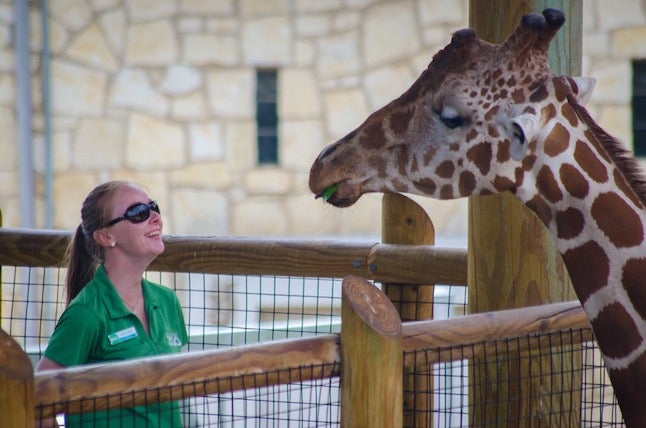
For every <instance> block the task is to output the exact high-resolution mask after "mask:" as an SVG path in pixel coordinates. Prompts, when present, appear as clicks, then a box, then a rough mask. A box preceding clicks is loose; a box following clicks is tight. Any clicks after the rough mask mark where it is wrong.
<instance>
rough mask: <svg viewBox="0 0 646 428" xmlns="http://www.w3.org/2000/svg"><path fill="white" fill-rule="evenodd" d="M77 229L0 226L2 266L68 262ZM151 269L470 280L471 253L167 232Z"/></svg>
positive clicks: (403, 280) (447, 281) (459, 282)
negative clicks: (70, 247)
mask: <svg viewBox="0 0 646 428" xmlns="http://www.w3.org/2000/svg"><path fill="white" fill-rule="evenodd" d="M70 238H71V234H70V233H69V232H62V231H42V230H28V229H0V265H7V266H63V257H64V254H65V249H66V248H67V245H68V243H69V240H70ZM164 243H165V244H166V250H165V251H164V253H163V254H161V255H160V256H159V257H157V259H155V261H154V262H153V263H152V264H151V266H150V270H151V271H162V272H194V273H210V274H231V275H261V274H264V275H284V276H304V277H320V278H343V277H345V276H349V275H355V276H361V277H363V278H367V279H370V280H374V281H378V282H401V283H409V284H411V283H412V284H428V283H442V284H456V285H465V284H466V281H467V266H466V261H467V254H466V251H464V250H461V249H448V248H437V247H434V246H430V245H389V244H379V243H352V242H344V241H323V240H310V241H307V240H296V239H264V238H263V239H260V238H231V237H187V236H172V235H165V236H164Z"/></svg>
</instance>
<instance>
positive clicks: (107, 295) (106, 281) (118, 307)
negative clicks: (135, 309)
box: [94, 265, 159, 319]
mask: <svg viewBox="0 0 646 428" xmlns="http://www.w3.org/2000/svg"><path fill="white" fill-rule="evenodd" d="M94 279H95V280H96V281H97V284H98V285H99V288H100V293H99V295H100V296H101V299H102V300H103V303H104V304H105V307H106V309H107V311H108V315H109V316H110V318H112V319H115V318H122V317H126V316H128V315H130V314H132V312H130V310H129V309H128V308H127V307H126V305H125V303H123V300H121V296H119V293H117V290H116V289H115V288H114V285H113V284H112V281H110V278H108V274H107V273H106V271H105V267H104V266H103V265H100V266H99V268H98V269H97V270H96V273H95V274H94ZM141 286H142V288H143V293H144V294H143V296H144V303H145V305H146V306H148V307H149V308H151V309H156V308H158V307H159V302H158V301H157V298H156V297H155V294H154V293H152V294H151V292H150V286H151V284H150V282H149V281H148V280H146V279H142V281H141Z"/></svg>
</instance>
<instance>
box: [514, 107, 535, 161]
mask: <svg viewBox="0 0 646 428" xmlns="http://www.w3.org/2000/svg"><path fill="white" fill-rule="evenodd" d="M537 125H538V120H537V119H536V116H534V115H532V114H529V113H525V114H521V115H519V116H516V117H515V118H513V119H512V121H511V130H509V139H510V141H511V145H510V146H509V154H510V155H511V157H512V159H514V160H516V161H520V160H522V159H523V157H525V153H527V144H528V143H529V142H530V141H531V140H533V139H534V137H535V135H536V132H537V131H538V126H537Z"/></svg>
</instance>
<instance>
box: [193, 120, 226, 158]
mask: <svg viewBox="0 0 646 428" xmlns="http://www.w3.org/2000/svg"><path fill="white" fill-rule="evenodd" d="M188 134H189V144H190V148H191V161H197V162H199V161H204V160H222V159H224V150H225V147H224V131H223V129H222V125H221V124H220V123H218V122H214V121H210V122H206V123H194V124H191V125H189V126H188Z"/></svg>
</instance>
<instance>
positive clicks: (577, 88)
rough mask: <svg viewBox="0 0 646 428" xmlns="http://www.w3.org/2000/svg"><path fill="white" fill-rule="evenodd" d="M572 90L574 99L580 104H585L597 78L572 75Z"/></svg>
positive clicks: (590, 95)
mask: <svg viewBox="0 0 646 428" xmlns="http://www.w3.org/2000/svg"><path fill="white" fill-rule="evenodd" d="M571 79H572V80H573V82H574V83H572V92H573V93H574V95H575V96H576V100H577V101H578V102H579V104H581V105H582V106H585V105H586V104H587V103H588V101H590V98H591V97H592V90H593V89H594V85H595V84H596V83H597V80H596V79H595V78H594V77H572V78H571Z"/></svg>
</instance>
